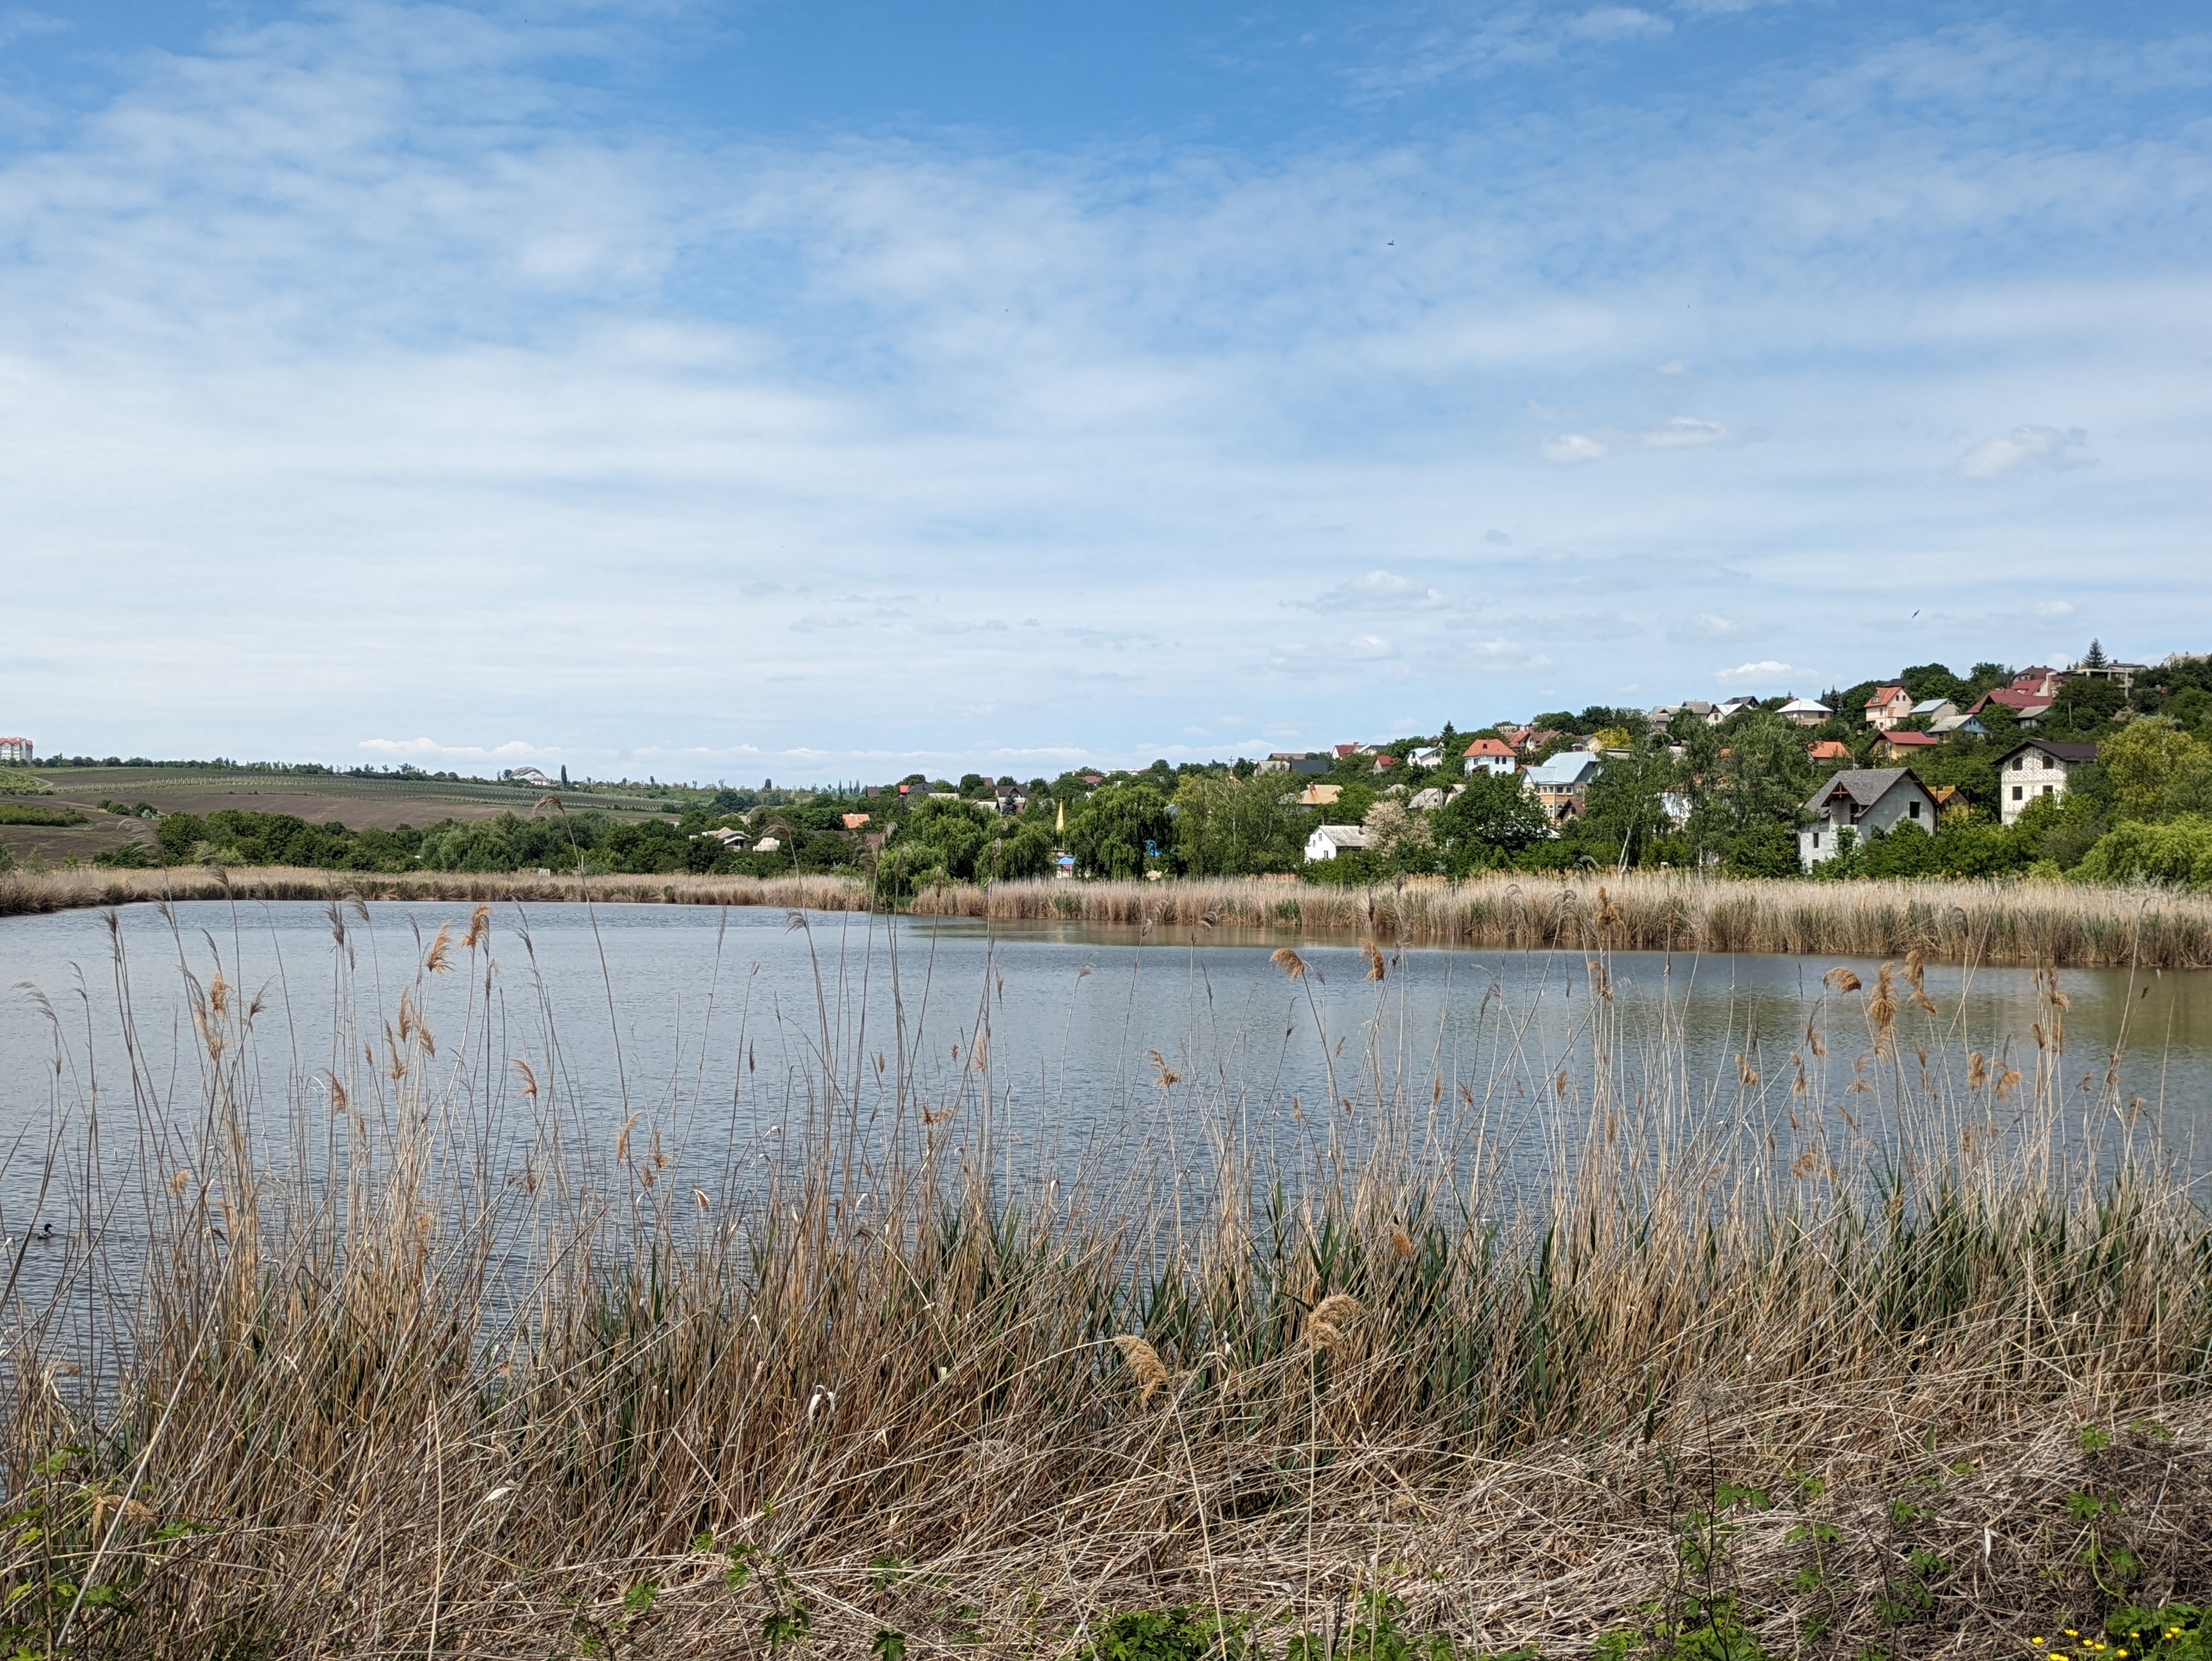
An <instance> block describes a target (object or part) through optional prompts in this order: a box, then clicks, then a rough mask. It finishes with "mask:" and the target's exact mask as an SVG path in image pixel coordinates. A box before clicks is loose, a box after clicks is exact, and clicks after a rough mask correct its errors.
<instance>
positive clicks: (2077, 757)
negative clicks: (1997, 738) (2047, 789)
mask: <svg viewBox="0 0 2212 1661" xmlns="http://www.w3.org/2000/svg"><path fill="white" fill-rule="evenodd" d="M2023 750H2040V751H2043V753H2044V754H2045V755H2046V756H2048V757H2051V760H2053V761H2063V762H2064V763H2065V764H2067V765H2068V766H2069V767H2078V766H2080V765H2081V764H2082V763H2083V762H2085V761H2094V760H2096V759H2097V746H2096V745H2093V744H2074V743H2069V742H2068V741H2067V740H2065V739H2028V740H2027V742H2026V743H2024V744H2015V745H2013V747H2012V748H2011V749H2009V750H2008V751H2005V752H2004V754H2002V756H1999V757H1997V765H1998V766H1999V767H2002V766H2003V765H2004V764H2006V763H2007V762H2008V761H2010V760H2011V759H2012V758H2013V757H2015V756H2016V755H2018V754H2019V753H2020V752H2021V751H2023Z"/></svg>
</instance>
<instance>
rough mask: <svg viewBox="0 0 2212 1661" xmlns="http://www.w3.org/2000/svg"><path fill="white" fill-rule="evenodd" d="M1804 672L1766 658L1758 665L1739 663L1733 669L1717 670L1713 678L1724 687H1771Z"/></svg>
mask: <svg viewBox="0 0 2212 1661" xmlns="http://www.w3.org/2000/svg"><path fill="white" fill-rule="evenodd" d="M1803 672H1804V671H1802V670H1801V669H1793V668H1791V667H1790V666H1789V665H1788V664H1786V663H1778V662H1777V661H1776V660H1773V659H1772V658H1764V659H1761V660H1759V662H1757V663H1739V664H1738V665H1736V666H1735V668H1733V669H1717V670H1715V671H1714V672H1713V678H1714V679H1715V680H1717V681H1718V682H1720V683H1721V684H1723V686H1744V685H1753V686H1759V685H1771V684H1773V683H1775V682H1777V681H1779V680H1783V679H1784V678H1788V677H1790V676H1791V675H1802V673H1803Z"/></svg>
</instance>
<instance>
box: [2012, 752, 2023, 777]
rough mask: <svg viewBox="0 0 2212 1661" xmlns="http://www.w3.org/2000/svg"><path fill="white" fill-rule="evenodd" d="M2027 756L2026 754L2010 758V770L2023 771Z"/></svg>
mask: <svg viewBox="0 0 2212 1661" xmlns="http://www.w3.org/2000/svg"><path fill="white" fill-rule="evenodd" d="M2012 770H2013V771H2014V772H2015V773H2019V772H2024V771H2026V770H2027V757H2026V756H2015V757H2013V758H2012Z"/></svg>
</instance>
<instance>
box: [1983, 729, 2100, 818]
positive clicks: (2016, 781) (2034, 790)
mask: <svg viewBox="0 0 2212 1661" xmlns="http://www.w3.org/2000/svg"><path fill="white" fill-rule="evenodd" d="M2096 759H2097V746H2096V745H2093V744H2062V743H2057V742H2054V741H2053V740H2051V739H2029V740H2028V741H2027V743H2025V744H2022V745H2016V746H2015V747H2014V748H2013V749H2012V750H2009V751H2007V752H2006V753H2005V754H2004V755H2002V756H2001V757H1998V759H1997V816H1998V817H1999V818H2002V820H2003V821H2004V822H2005V823H2006V824H2012V823H2014V822H2015V820H2017V819H2018V818H2020V816H2021V814H2022V813H2025V812H2027V805H2028V803H2030V802H2032V801H2033V800H2036V798H2037V797H2039V796H2063V795H2064V794H2066V781H2067V778H2068V777H2069V776H2070V775H2071V774H2072V773H2073V771H2074V770H2075V768H2077V767H2086V766H2087V765H2088V764H2090V763H2091V762H2093V761H2094V760H2096Z"/></svg>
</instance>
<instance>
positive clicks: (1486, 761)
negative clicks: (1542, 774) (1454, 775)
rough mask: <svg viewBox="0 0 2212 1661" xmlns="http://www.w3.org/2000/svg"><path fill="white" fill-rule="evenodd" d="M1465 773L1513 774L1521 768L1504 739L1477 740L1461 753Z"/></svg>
mask: <svg viewBox="0 0 2212 1661" xmlns="http://www.w3.org/2000/svg"><path fill="white" fill-rule="evenodd" d="M1460 756H1461V762H1460V770H1461V771H1462V772H1464V773H1511V772H1513V771H1514V770H1516V768H1518V767H1519V766H1520V763H1519V762H1518V761H1517V760H1516V758H1515V757H1514V754H1513V746H1512V745H1510V744H1508V743H1506V742H1505V740H1504V739H1475V740H1474V743H1472V744H1470V745H1468V746H1467V748H1466V749H1464V750H1462V751H1460Z"/></svg>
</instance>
